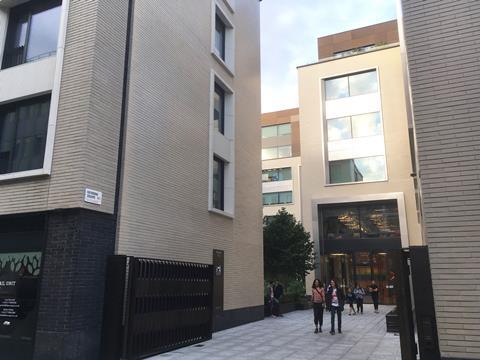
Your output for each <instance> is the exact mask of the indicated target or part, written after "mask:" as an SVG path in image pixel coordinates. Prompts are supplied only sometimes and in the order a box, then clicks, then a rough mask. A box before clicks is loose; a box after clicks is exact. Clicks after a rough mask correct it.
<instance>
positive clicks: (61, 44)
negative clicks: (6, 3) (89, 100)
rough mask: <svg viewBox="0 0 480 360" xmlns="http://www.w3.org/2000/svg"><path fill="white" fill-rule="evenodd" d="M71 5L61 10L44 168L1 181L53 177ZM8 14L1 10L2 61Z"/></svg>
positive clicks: (10, 175) (66, 2)
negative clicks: (56, 131)
mask: <svg viewBox="0 0 480 360" xmlns="http://www.w3.org/2000/svg"><path fill="white" fill-rule="evenodd" d="M21 3H22V1H19V0H17V1H12V2H11V5H12V7H14V6H16V5H19V4H21ZM69 5H70V0H63V1H62V10H61V12H62V14H61V17H60V24H59V31H58V42H57V52H56V55H55V56H56V60H55V62H56V63H55V76H54V80H53V88H52V90H51V98H50V112H49V116H48V125H47V138H46V142H45V155H44V158H43V168H41V169H34V170H26V171H18V172H13V173H7V174H1V175H0V181H4V180H12V179H20V178H26V177H33V176H49V175H51V172H52V161H53V146H54V140H55V129H56V125H57V115H58V103H59V99H60V82H61V78H62V68H63V58H64V49H65V39H66V32H67V20H68V8H69ZM8 12H9V10H8V8H0V47H1V49H0V55H1V56H2V59H3V51H4V48H5V41H6V36H7V29H8V20H9V16H8ZM5 22H6V23H5ZM21 66H22V65H19V66H15V67H12V68H7V69H0V72H2V71H15V70H17V71H18V70H19V68H20V67H21ZM23 66H25V64H23ZM47 93H48V92H47ZM44 94H45V92H43V93H34V94H29V95H28V97H22V98H18V99H9V101H8V102H16V101H20V100H25V99H28V98H34V97H37V96H41V95H44Z"/></svg>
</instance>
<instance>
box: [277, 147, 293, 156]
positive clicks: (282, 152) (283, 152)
mask: <svg viewBox="0 0 480 360" xmlns="http://www.w3.org/2000/svg"><path fill="white" fill-rule="evenodd" d="M290 156H292V145H286V146H279V147H278V157H279V158H284V157H290Z"/></svg>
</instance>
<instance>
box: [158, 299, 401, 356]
mask: <svg viewBox="0 0 480 360" xmlns="http://www.w3.org/2000/svg"><path fill="white" fill-rule="evenodd" d="M392 308H393V307H392V306H380V313H379V314H375V313H374V311H373V306H372V305H365V306H364V313H363V315H355V316H353V315H352V316H348V309H347V308H346V309H345V311H344V312H343V316H342V320H343V321H342V334H338V333H336V334H335V335H330V334H329V331H330V313H328V312H326V313H325V314H324V319H323V323H324V326H323V333H321V334H314V333H313V331H314V330H315V326H314V324H313V311H312V310H304V311H294V312H291V313H288V314H285V315H284V316H283V317H281V318H266V319H264V320H262V321H257V322H254V323H250V324H246V325H242V326H237V327H235V328H231V329H228V330H224V331H220V332H216V333H214V334H213V338H212V340H209V341H206V342H203V343H201V344H196V345H192V346H189V347H185V348H181V349H178V350H175V351H171V352H169V353H164V354H160V355H157V356H154V357H150V358H149V360H170V359H182V360H183V359H185V360H197V359H205V360H207V359H208V360H224V359H229V360H231V359H238V360H247V359H248V360H251V359H264V360H269V359H272V360H274V359H275V360H279V359H288V360H309V359H318V358H322V359H328V360H337V359H338V360H340V359H341V360H401V358H402V357H401V354H400V338H399V337H398V336H397V335H395V334H391V333H387V332H386V323H385V314H386V313H387V312H389V311H390V310H392ZM335 330H336V329H335Z"/></svg>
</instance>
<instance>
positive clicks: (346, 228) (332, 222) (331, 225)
mask: <svg viewBox="0 0 480 360" xmlns="http://www.w3.org/2000/svg"><path fill="white" fill-rule="evenodd" d="M323 232H324V236H325V239H351V238H359V237H360V219H359V214H358V210H357V209H356V208H355V207H338V208H337V207H335V208H325V209H324V210H323Z"/></svg>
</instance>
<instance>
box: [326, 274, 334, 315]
mask: <svg viewBox="0 0 480 360" xmlns="http://www.w3.org/2000/svg"><path fill="white" fill-rule="evenodd" d="M332 281H333V280H330V283H329V284H328V286H327V290H325V294H327V293H328V291H329V290H330V288H331V287H332V285H331V283H332ZM325 310H327V311H328V312H330V306H329V304H328V302H327V301H326V299H325Z"/></svg>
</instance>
